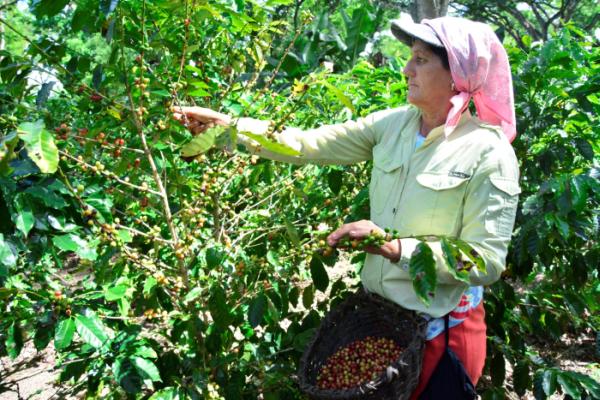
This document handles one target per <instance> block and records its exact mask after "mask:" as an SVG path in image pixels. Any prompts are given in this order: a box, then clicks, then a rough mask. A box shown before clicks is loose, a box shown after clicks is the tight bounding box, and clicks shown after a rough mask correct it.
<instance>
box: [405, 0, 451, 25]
mask: <svg viewBox="0 0 600 400" xmlns="http://www.w3.org/2000/svg"><path fill="white" fill-rule="evenodd" d="M448 1H449V0H413V2H412V3H411V5H410V13H411V15H412V17H413V20H415V22H421V20H422V19H423V18H428V19H431V18H437V17H443V16H444V15H446V13H447V12H448Z"/></svg>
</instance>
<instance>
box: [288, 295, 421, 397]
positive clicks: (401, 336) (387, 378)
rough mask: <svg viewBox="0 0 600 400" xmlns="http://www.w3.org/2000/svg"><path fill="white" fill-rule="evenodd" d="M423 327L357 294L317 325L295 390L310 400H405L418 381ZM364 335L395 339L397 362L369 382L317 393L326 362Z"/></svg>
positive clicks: (394, 306) (386, 302)
mask: <svg viewBox="0 0 600 400" xmlns="http://www.w3.org/2000/svg"><path fill="white" fill-rule="evenodd" d="M426 327H427V322H426V321H425V320H424V319H423V318H421V317H419V316H417V315H416V314H415V313H414V312H412V311H408V310H405V309H404V308H402V307H400V306H399V305H397V304H395V303H393V302H391V301H389V300H386V299H384V298H382V297H381V296H378V295H376V294H371V293H366V292H365V291H363V290H362V289H360V290H358V291H357V292H356V293H354V294H352V295H351V296H350V297H349V298H348V299H346V300H345V301H343V302H342V303H341V304H340V305H339V306H338V307H336V308H335V309H333V310H331V311H330V312H329V314H327V316H326V317H325V318H324V319H323V321H322V322H321V325H320V326H319V329H318V330H317V332H316V333H315V335H314V337H313V338H312V340H311V341H310V343H309V344H308V346H307V348H306V350H305V351H304V354H303V356H302V359H301V360H300V368H299V371H298V383H299V385H300V389H301V390H302V391H303V392H304V393H306V394H307V395H308V396H309V397H310V398H311V399H322V400H350V399H361V400H367V399H368V400H371V399H373V400H388V399H389V400H403V399H408V398H410V396H411V394H412V392H413V391H414V389H415V388H416V387H417V383H418V381H419V374H420V373H421V365H422V362H423V350H424V347H425V329H426ZM367 336H372V337H384V338H388V339H392V340H394V341H395V342H396V343H397V344H398V345H400V346H401V347H402V349H403V351H402V354H401V355H400V358H399V359H398V360H396V361H395V362H394V363H392V364H391V365H390V366H389V367H388V368H387V370H386V371H384V372H382V373H381V375H380V376H379V377H377V378H376V379H374V380H372V381H370V382H366V383H363V384H361V385H359V386H356V387H354V388H351V389H345V390H338V389H320V388H319V387H318V386H317V375H318V373H319V370H320V369H321V367H322V366H323V364H325V362H326V361H327V359H328V358H329V357H330V356H331V355H333V354H334V353H335V352H336V351H338V350H339V349H341V348H343V347H346V346H347V345H349V344H350V343H352V342H354V341H356V340H361V339H364V338H366V337H367Z"/></svg>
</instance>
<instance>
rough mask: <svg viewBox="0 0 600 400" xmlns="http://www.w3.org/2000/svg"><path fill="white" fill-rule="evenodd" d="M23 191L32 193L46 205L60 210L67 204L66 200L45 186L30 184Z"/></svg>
mask: <svg viewBox="0 0 600 400" xmlns="http://www.w3.org/2000/svg"><path fill="white" fill-rule="evenodd" d="M25 193H29V194H31V195H33V196H34V197H35V198H36V199H39V200H41V201H42V202H44V204H45V205H47V206H48V207H52V208H54V209H56V210H62V209H64V208H65V207H67V206H68V204H67V202H66V201H65V199H64V198H63V197H62V196H60V195H58V194H57V193H56V192H55V191H54V190H52V189H51V188H48V187H45V186H41V185H36V186H32V187H30V188H27V190H25Z"/></svg>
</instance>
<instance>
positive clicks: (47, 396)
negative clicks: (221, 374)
mask: <svg viewBox="0 0 600 400" xmlns="http://www.w3.org/2000/svg"><path fill="white" fill-rule="evenodd" d="M328 272H329V275H330V280H331V281H332V282H333V281H335V280H336V279H338V278H339V277H341V276H344V277H345V279H347V280H348V282H349V283H351V282H355V280H356V278H355V277H354V273H353V267H352V266H351V265H350V264H349V263H348V262H342V263H339V264H337V265H336V266H335V267H334V268H332V269H329V270H328ZM326 295H327V294H322V293H318V294H317V298H320V297H321V296H322V297H325V296H326ZM595 340H596V339H595V336H594V335H593V333H592V332H590V333H589V336H584V337H579V338H578V339H576V340H575V339H573V338H570V337H567V336H565V337H564V338H563V340H561V341H560V342H559V343H553V344H551V345H550V346H548V344H543V343H540V344H539V348H538V349H537V350H538V351H539V353H540V355H543V356H544V357H546V358H550V359H555V360H556V362H557V363H558V364H559V365H560V366H561V367H562V368H564V369H567V370H570V371H577V372H580V373H584V374H586V375H590V376H592V377H593V378H595V379H596V380H600V357H598V354H597V352H596V348H595V347H596V344H595ZM58 374H59V371H58V370H57V369H56V368H55V357H54V352H53V346H52V344H50V345H49V346H48V348H46V349H45V350H43V351H41V352H37V351H36V349H35V347H34V346H33V343H32V342H31V341H30V342H28V343H26V345H25V347H24V348H23V351H22V352H21V354H20V355H19V357H18V358H17V359H15V360H11V359H10V358H8V357H3V358H0V400H54V399H66V400H72V399H78V398H79V397H73V396H70V395H69V394H68V392H69V388H68V387H66V386H65V387H60V386H56V385H55V384H54V383H55V382H56V380H57V378H58ZM507 375H510V365H508V364H507ZM487 384H489V377H486V376H483V377H482V379H481V380H480V383H479V384H478V389H479V390H480V391H481V389H482V388H484V387H485V386H486V385H487ZM506 385H507V389H508V392H509V393H508V396H507V398H508V399H509V400H517V399H520V397H519V396H517V395H516V394H515V393H514V392H511V389H512V382H511V381H508V382H507V383H506ZM561 398H562V396H552V397H551V399H561ZM522 399H526V400H534V397H533V395H532V394H531V393H528V394H527V395H526V396H525V397H522Z"/></svg>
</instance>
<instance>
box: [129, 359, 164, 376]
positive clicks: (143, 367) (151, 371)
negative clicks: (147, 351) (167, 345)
mask: <svg viewBox="0 0 600 400" xmlns="http://www.w3.org/2000/svg"><path fill="white" fill-rule="evenodd" d="M130 360H131V363H132V364H133V366H134V367H135V369H136V370H137V371H138V373H139V374H140V375H141V376H142V377H143V378H145V379H150V380H152V381H153V382H161V381H162V380H161V379H160V372H159V371H158V368H156V365H154V363H153V362H152V361H150V360H148V359H146V358H142V357H131V358H130Z"/></svg>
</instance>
